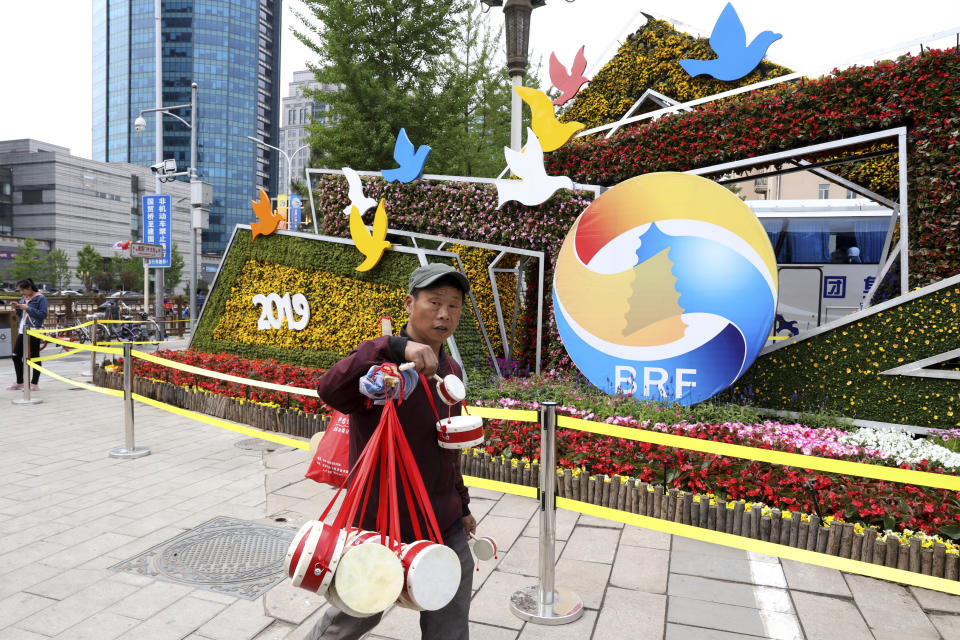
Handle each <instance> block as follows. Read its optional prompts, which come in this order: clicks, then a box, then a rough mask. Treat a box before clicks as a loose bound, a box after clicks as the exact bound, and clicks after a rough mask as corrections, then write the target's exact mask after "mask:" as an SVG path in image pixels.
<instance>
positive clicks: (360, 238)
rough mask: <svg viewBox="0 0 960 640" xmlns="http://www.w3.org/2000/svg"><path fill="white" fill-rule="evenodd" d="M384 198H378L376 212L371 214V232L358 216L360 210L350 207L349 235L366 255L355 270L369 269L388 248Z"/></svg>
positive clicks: (375, 264)
mask: <svg viewBox="0 0 960 640" xmlns="http://www.w3.org/2000/svg"><path fill="white" fill-rule="evenodd" d="M384 202H385V200H384V199H383V198H381V199H380V204H378V205H377V212H376V213H375V214H373V233H372V234H371V233H370V232H369V231H367V227H366V226H365V225H364V224H363V218H361V217H360V210H359V209H357V207H356V206H351V207H350V237H351V238H352V239H353V244H354V245H356V247H357V249H358V250H359V251H360V253H362V254H363V255H364V256H366V259H365V260H364V261H363V262H361V263H360V266H359V267H357V271H370V269H373V268H374V267H375V266H377V263H378V262H380V258H382V257H383V252H384V251H386V250H387V249H389V248H390V243H389V242H387V240H386V237H387V210H386V209H385V208H384Z"/></svg>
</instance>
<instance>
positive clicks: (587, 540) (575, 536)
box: [563, 525, 620, 564]
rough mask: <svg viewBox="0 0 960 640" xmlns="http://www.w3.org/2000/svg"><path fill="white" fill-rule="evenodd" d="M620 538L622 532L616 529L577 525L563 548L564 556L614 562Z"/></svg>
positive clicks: (589, 560)
mask: <svg viewBox="0 0 960 640" xmlns="http://www.w3.org/2000/svg"><path fill="white" fill-rule="evenodd" d="M619 539H620V532H619V531H617V530H616V529H607V528H597V527H585V526H582V525H577V527H576V528H575V529H574V530H573V533H572V534H570V539H569V540H567V545H566V547H564V549H563V557H564V558H567V559H570V560H586V561H587V562H605V563H607V564H612V563H613V557H614V555H616V552H617V542H618V541H619Z"/></svg>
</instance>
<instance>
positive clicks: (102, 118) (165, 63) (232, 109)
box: [93, 0, 282, 252]
mask: <svg viewBox="0 0 960 640" xmlns="http://www.w3.org/2000/svg"><path fill="white" fill-rule="evenodd" d="M281 13H282V10H281V2H280V0H162V21H161V29H162V51H163V55H162V58H163V59H162V68H163V71H162V73H163V90H162V91H163V104H164V105H179V104H189V103H190V85H191V83H193V82H196V83H197V84H198V86H199V90H198V107H197V111H198V113H197V114H191V113H190V110H189V109H182V110H179V111H177V112H176V113H177V115H179V116H181V117H183V118H184V119H185V120H187V121H188V122H192V119H193V117H194V116H196V117H197V122H198V160H197V165H198V166H197V170H198V174H199V178H200V180H203V181H204V182H209V183H211V184H212V185H213V202H212V204H211V205H210V207H209V210H210V227H209V229H206V230H204V231H203V247H204V251H205V252H211V251H212V252H217V251H219V252H222V251H223V249H224V248H225V246H226V243H227V241H228V240H229V239H230V234H231V232H232V231H233V227H234V226H235V225H236V224H243V223H247V222H249V221H250V219H251V215H252V214H251V210H250V200H251V199H256V197H257V193H258V188H261V187H262V188H263V189H265V190H266V191H267V192H268V193H276V192H277V185H278V172H277V169H278V163H277V157H278V156H279V154H277V153H276V152H274V151H271V150H269V149H265V148H263V147H260V146H259V145H257V144H255V143H253V142H252V141H250V140H249V139H247V136H253V137H254V138H257V139H259V140H262V141H263V142H265V143H267V144H271V145H274V146H280V139H279V135H280V133H279V124H280V116H279V108H280V99H279V96H280V91H279V86H280V34H281ZM154 27H155V21H154V0H94V2H93V158H94V159H95V160H100V161H102V162H129V163H133V164H138V165H142V166H149V165H152V164H154V163H156V157H155V142H154V141H155V133H154V132H155V129H154V127H155V126H156V116H155V115H154V114H148V115H147V116H145V118H146V120H147V129H146V131H144V132H142V133H137V132H136V131H135V130H134V127H133V123H134V120H135V119H136V118H137V116H138V115H139V114H140V111H141V110H143V109H152V108H154V107H155V102H156V101H155V89H154V87H155V84H154V79H155V60H154V49H155V42H154ZM163 157H164V158H173V159H175V160H176V162H177V167H178V170H185V169H186V168H187V167H188V166H189V164H190V130H189V129H188V128H187V127H186V126H185V125H184V124H183V123H181V122H179V121H177V119H176V118H173V117H170V116H163Z"/></svg>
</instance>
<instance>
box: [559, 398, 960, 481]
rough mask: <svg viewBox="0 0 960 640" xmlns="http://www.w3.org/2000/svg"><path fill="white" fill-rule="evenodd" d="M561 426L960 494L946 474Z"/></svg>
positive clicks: (569, 423) (584, 424) (585, 424)
mask: <svg viewBox="0 0 960 640" xmlns="http://www.w3.org/2000/svg"><path fill="white" fill-rule="evenodd" d="M557 426H559V427H563V428H567V429H577V430H580V431H588V432H590V433H596V434H599V435H604V436H611V437H614V438H626V439H629V440H638V441H640V442H649V443H651V444H659V445H664V446H667V447H676V448H678V449H688V450H690V451H700V452H702V453H713V454H716V455H720V456H729V457H731V458H743V459H746V460H757V461H759V462H769V463H771V464H781V465H787V466H791V467H799V468H801V469H815V470H817V471H824V472H826V473H837V474H840V475H847V476H859V477H861V478H876V479H878V480H887V481H889V482H900V483H903V484H913V485H918V486H923V487H934V488H936V489H948V490H950V491H960V476H951V475H946V474H942V473H930V472H929V471H914V470H913V469H900V468H897V467H883V466H880V465H875V464H869V463H865V462H850V461H848V460H833V459H831V458H820V457H817V456H805V455H803V454H800V453H787V452H785V451H773V450H771V449H759V448H757V447H746V446H744V445H740V444H729V443H726V442H714V441H713V440H700V439H698V438H690V437H687V436H677V435H673V434H671V433H661V432H659V431H648V430H646V429H636V428H633V427H621V426H618V425H612V424H605V423H602V422H590V421H589V420H581V419H579V418H570V417H568V416H558V417H557Z"/></svg>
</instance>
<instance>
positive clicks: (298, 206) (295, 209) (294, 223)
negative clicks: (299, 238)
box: [287, 194, 303, 231]
mask: <svg viewBox="0 0 960 640" xmlns="http://www.w3.org/2000/svg"><path fill="white" fill-rule="evenodd" d="M302 218H303V201H302V200H301V199H300V196H298V195H296V194H294V195H292V196H290V214H289V216H288V217H287V220H289V221H290V222H289V223H288V224H287V228H288V229H292V230H293V231H298V230H299V229H300V224H301V220H302Z"/></svg>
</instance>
